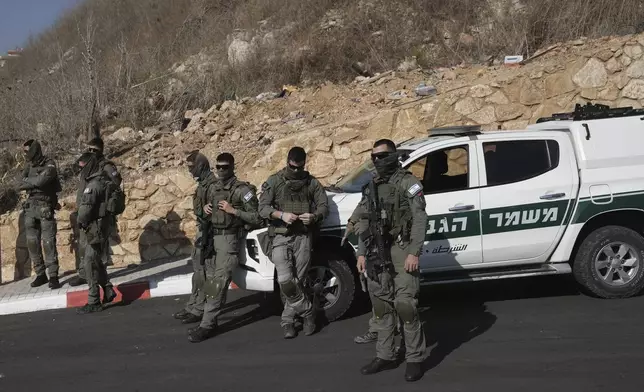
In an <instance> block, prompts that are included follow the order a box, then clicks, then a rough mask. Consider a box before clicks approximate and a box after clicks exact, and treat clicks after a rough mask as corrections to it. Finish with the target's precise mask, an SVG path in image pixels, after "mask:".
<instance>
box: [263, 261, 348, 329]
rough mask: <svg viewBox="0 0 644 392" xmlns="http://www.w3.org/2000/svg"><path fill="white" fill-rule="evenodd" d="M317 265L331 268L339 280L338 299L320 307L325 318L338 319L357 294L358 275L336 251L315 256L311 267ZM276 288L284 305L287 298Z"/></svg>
mask: <svg viewBox="0 0 644 392" xmlns="http://www.w3.org/2000/svg"><path fill="white" fill-rule="evenodd" d="M315 267H324V268H328V269H330V270H331V272H332V273H333V274H334V275H335V276H336V277H337V279H338V281H339V293H338V295H337V297H338V298H337V300H335V301H334V302H333V304H331V305H330V306H324V308H323V309H318V310H319V311H322V312H323V315H324V318H325V319H326V321H328V322H332V321H336V320H338V319H340V318H341V317H342V316H344V315H345V314H346V313H347V311H348V310H349V308H351V304H352V303H353V300H354V299H355V296H356V277H355V274H354V273H353V271H352V270H351V267H349V264H348V263H347V262H346V261H345V260H343V259H342V257H340V256H339V255H338V254H336V253H324V254H321V255H320V256H317V257H314V258H313V261H312V264H311V269H313V268H315ZM276 286H277V287H276V290H277V292H278V293H279V297H280V300H281V302H282V305H284V302H285V298H284V295H283V294H282V293H281V291H280V289H279V285H277V284H276Z"/></svg>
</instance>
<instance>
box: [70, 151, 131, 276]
mask: <svg viewBox="0 0 644 392" xmlns="http://www.w3.org/2000/svg"><path fill="white" fill-rule="evenodd" d="M87 146H88V149H87V150H88V152H91V153H93V154H94V155H95V156H96V162H97V165H98V169H99V170H100V171H101V172H102V173H103V174H104V175H105V176H106V178H107V179H109V180H110V181H112V182H113V183H114V184H115V185H116V186H118V187H120V186H121V182H122V181H123V179H122V178H121V174H120V173H119V171H118V169H117V168H116V165H115V164H114V163H113V162H111V161H109V160H107V159H106V158H105V156H104V155H103V150H104V144H103V140H102V139H101V138H95V139H92V140H90V142H89V143H88V144H87ZM84 181H85V180H83V179H82V178H81V179H80V184H79V187H78V193H77V194H76V205H77V206H78V205H80V204H79V203H80V202H81V198H82V196H83V193H82V192H83V190H84V189H85V185H86V184H85V183H84ZM103 219H105V227H106V228H107V233H108V235H106V236H105V245H104V246H103V247H102V248H101V249H102V250H103V254H102V255H101V259H102V260H103V263H104V264H105V265H107V264H108V263H109V261H110V236H111V234H112V233H113V232H114V231H115V230H116V217H115V216H112V215H108V216H106V217H105V218H103ZM78 233H79V236H78V237H79V238H78V254H79V257H80V259H81V260H83V252H84V250H85V247H86V245H87V244H86V243H85V235H84V234H83V231H82V230H78ZM86 283H87V279H86V277H85V266H84V265H83V263H82V262H81V263H80V265H79V266H78V275H77V276H75V277H74V278H72V279H70V281H69V285H70V286H80V285H82V284H86Z"/></svg>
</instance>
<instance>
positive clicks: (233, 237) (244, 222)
mask: <svg viewBox="0 0 644 392" xmlns="http://www.w3.org/2000/svg"><path fill="white" fill-rule="evenodd" d="M216 169H217V170H216V174H217V182H215V183H214V184H213V185H210V187H209V188H208V189H207V190H206V197H207V200H208V202H209V203H208V204H207V205H206V206H205V207H204V210H205V211H206V213H207V214H209V215H210V220H211V227H212V230H211V233H210V235H212V236H213V248H214V249H213V250H214V254H215V257H214V258H210V259H208V260H206V281H205V282H204V285H203V291H204V293H205V295H206V305H205V307H204V313H203V319H202V320H201V324H200V325H199V326H198V327H197V328H194V329H191V330H190V331H189V336H188V339H189V340H190V341H191V342H193V343H197V342H201V341H203V340H205V339H208V338H209V337H212V336H213V335H214V334H215V333H216V329H217V317H218V316H219V315H220V314H221V311H222V308H223V306H224V304H225V303H226V294H227V293H228V287H229V285H230V282H231V280H232V274H233V271H234V270H235V268H236V267H237V264H238V262H239V252H240V251H241V250H242V247H243V242H244V238H245V237H246V234H247V232H248V231H249V230H251V229H252V228H254V227H259V226H260V225H261V223H262V220H261V218H260V217H259V213H258V211H257V207H258V200H257V195H256V192H255V187H254V186H252V185H251V184H249V183H247V182H245V181H241V180H239V179H238V178H237V176H236V175H235V158H234V157H233V156H232V155H231V154H229V153H222V154H219V155H218V156H217V162H216Z"/></svg>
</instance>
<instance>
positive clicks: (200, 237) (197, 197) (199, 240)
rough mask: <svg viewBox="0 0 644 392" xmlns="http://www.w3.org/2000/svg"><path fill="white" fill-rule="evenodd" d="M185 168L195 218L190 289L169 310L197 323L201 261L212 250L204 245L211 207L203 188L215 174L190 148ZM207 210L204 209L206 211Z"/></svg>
mask: <svg viewBox="0 0 644 392" xmlns="http://www.w3.org/2000/svg"><path fill="white" fill-rule="evenodd" d="M186 161H187V164H188V170H189V171H190V174H191V175H192V177H193V178H194V179H195V181H197V190H196V191H195V194H194V195H193V197H192V208H193V212H194V214H195V217H196V218H197V235H196V237H195V246H194V250H193V252H192V269H193V274H192V290H191V293H190V298H189V299H188V303H186V306H185V307H184V308H183V309H182V310H180V311H179V312H177V313H175V314H173V317H174V318H176V319H178V320H181V322H182V323H183V324H192V323H198V322H200V321H201V319H202V318H203V312H204V305H205V304H206V296H205V294H204V290H203V285H204V282H205V281H206V273H205V271H204V265H205V263H206V261H205V259H206V258H211V257H212V255H211V254H207V253H212V252H211V251H209V250H208V249H206V244H207V243H208V238H207V237H208V236H209V235H210V234H209V232H210V229H209V226H210V224H209V223H210V215H211V213H212V210H211V209H210V206H209V203H210V202H209V201H208V198H207V196H206V192H207V191H208V189H209V188H210V186H211V185H214V184H215V182H217V177H216V176H215V174H214V173H213V172H212V170H211V168H210V162H208V158H206V156H205V155H203V154H201V153H199V151H192V152H191V153H190V154H189V155H188V157H187V159H186ZM206 210H207V212H206Z"/></svg>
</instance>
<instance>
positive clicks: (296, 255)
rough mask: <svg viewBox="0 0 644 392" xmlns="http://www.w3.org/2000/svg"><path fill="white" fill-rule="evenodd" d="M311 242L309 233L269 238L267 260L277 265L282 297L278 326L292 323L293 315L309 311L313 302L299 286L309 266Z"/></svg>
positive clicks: (308, 313)
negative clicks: (269, 246)
mask: <svg viewBox="0 0 644 392" xmlns="http://www.w3.org/2000/svg"><path fill="white" fill-rule="evenodd" d="M311 242H312V238H311V235H310V234H299V235H291V236H284V235H281V234H276V235H275V238H274V239H273V249H272V255H271V260H273V263H274V264H275V268H276V269H277V282H278V283H279V285H280V290H281V291H282V294H283V295H284V297H285V298H286V300H285V304H284V310H283V312H282V319H281V322H280V325H281V326H285V325H288V324H293V323H294V322H295V317H297V316H299V317H303V318H304V317H308V316H310V315H311V314H313V311H314V309H313V304H312V303H311V299H310V298H309V297H308V295H307V293H305V292H304V289H303V282H304V280H305V279H306V275H307V274H308V272H309V268H310V267H311V245H312V244H311Z"/></svg>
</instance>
